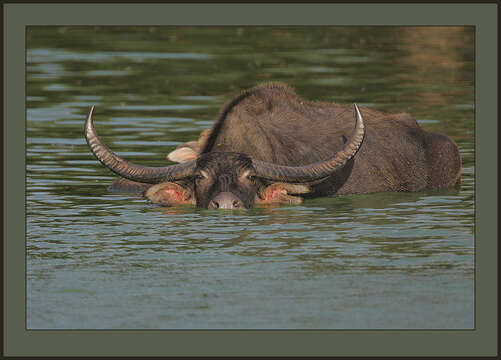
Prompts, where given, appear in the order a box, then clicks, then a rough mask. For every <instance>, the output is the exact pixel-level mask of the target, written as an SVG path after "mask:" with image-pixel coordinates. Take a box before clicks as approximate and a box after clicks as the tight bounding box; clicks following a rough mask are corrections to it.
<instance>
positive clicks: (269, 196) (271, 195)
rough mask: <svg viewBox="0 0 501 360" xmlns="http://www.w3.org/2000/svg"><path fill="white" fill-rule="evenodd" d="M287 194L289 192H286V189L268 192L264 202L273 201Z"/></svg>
mask: <svg viewBox="0 0 501 360" xmlns="http://www.w3.org/2000/svg"><path fill="white" fill-rule="evenodd" d="M285 193H287V191H285V190H284V189H280V188H278V189H274V190H270V191H266V194H265V198H264V200H265V201H271V200H273V199H274V198H275V197H277V196H278V195H279V194H285Z"/></svg>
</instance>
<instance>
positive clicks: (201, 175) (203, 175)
mask: <svg viewBox="0 0 501 360" xmlns="http://www.w3.org/2000/svg"><path fill="white" fill-rule="evenodd" d="M208 177H209V174H207V173H206V172H205V171H203V170H201V171H200V172H199V173H198V174H196V175H195V179H196V180H202V179H207V178H208Z"/></svg>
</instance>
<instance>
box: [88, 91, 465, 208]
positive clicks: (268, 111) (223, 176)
mask: <svg viewBox="0 0 501 360" xmlns="http://www.w3.org/2000/svg"><path fill="white" fill-rule="evenodd" d="M89 118H91V116H89ZM354 120H356V121H355V122H354ZM96 137H97V136H96ZM86 138H87V141H88V142H89V145H90V144H91V141H92V136H88V132H87V131H86ZM89 139H90V140H89ZM91 148H92V146H91ZM108 150H109V149H108ZM93 152H94V154H95V155H96V152H95V151H94V150H93ZM333 154H334V155H333ZM113 155H114V154H113ZM96 156H97V157H98V159H100V160H101V162H103V164H105V165H106V166H107V167H109V168H110V169H111V170H112V171H115V172H116V173H118V174H119V175H121V176H122V177H125V178H127V179H128V180H123V179H121V180H119V181H118V182H116V183H115V184H114V185H113V186H112V188H114V189H116V188H121V189H123V188H128V189H130V190H132V189H134V190H137V189H141V190H144V191H145V196H146V197H147V198H149V199H150V200H151V201H152V202H154V203H158V204H161V205H172V204H176V203H193V204H196V205H198V206H201V207H206V208H207V207H212V208H217V207H219V208H242V207H243V208H249V207H252V206H253V204H254V203H255V202H288V203H298V202H300V201H301V197H299V196H298V195H300V196H302V197H304V196H308V197H317V196H333V195H342V194H353V193H371V192H382V191H418V190H423V189H426V188H446V187H451V186H454V185H456V184H458V183H459V182H460V174H461V159H460V156H459V151H458V148H457V145H456V144H455V143H454V141H453V140H451V139H450V138H448V137H447V136H444V135H439V134H433V133H428V132H425V131H423V130H422V129H421V128H420V127H419V125H418V124H417V123H416V121H415V120H414V119H413V118H412V117H411V116H410V115H409V114H407V113H400V114H387V113H382V112H379V111H376V110H372V109H367V108H362V109H361V110H360V112H359V110H358V108H357V107H356V106H355V109H353V108H352V107H347V106H342V105H338V104H335V103H319V102H307V101H304V100H302V99H301V98H300V97H299V96H298V95H297V94H296V93H295V92H294V90H293V89H292V88H290V87H288V86H287V85H284V84H280V83H267V84H262V85H259V86H256V87H254V88H252V89H250V90H247V91H244V92H243V93H241V94H240V95H238V96H237V97H235V98H234V99H233V100H231V101H230V102H229V103H228V104H227V105H226V106H225V107H223V109H222V111H221V113H220V115H219V118H218V120H217V121H216V122H215V124H214V125H213V127H212V128H211V129H210V130H205V131H204V132H202V134H201V136H200V138H199V139H198V141H191V142H188V143H186V144H183V145H180V146H179V147H178V148H177V149H176V150H174V151H173V152H171V153H170V154H169V156H168V158H169V159H170V160H173V161H176V162H180V163H181V164H179V165H174V167H175V166H177V167H178V168H177V170H176V171H178V170H179V169H180V170H179V171H180V173H181V174H182V176H177V177H176V176H174V177H172V176H171V175H169V176H170V177H169V176H165V171H167V172H169V171H170V172H172V171H171V170H165V171H164V172H163V175H162V176H158V177H155V176H149V177H147V178H148V180H145V178H144V177H141V176H136V175H137V174H138V170H137V169H136V170H133V171H132V172H131V171H125V172H124V171H117V169H116V168H115V169H114V168H113V165H114V164H111V166H110V163H109V162H108V163H106V162H105V161H103V160H102V156H101V158H100V156H98V155H96ZM114 156H116V155H114ZM116 161H119V160H116ZM120 161H122V159H120ZM120 161H119V163H120ZM115 165H116V164H115ZM119 167H120V166H119ZM171 168H172V167H171ZM123 169H125V168H123ZM123 169H122V170H123ZM164 169H167V168H164ZM155 171H156V170H155ZM134 172H135V173H134ZM139 172H141V171H139ZM159 173H162V171H159ZM188 173H189V174H188ZM134 174H136V175H134ZM188 175H189V176H188ZM152 179H153V180H152ZM151 184H153V185H151ZM221 194H222V195H221ZM221 199H222V200H221Z"/></svg>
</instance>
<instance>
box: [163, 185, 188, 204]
mask: <svg viewBox="0 0 501 360" xmlns="http://www.w3.org/2000/svg"><path fill="white" fill-rule="evenodd" d="M161 191H162V193H163V195H165V196H166V197H168V198H170V199H172V200H175V201H176V202H182V201H184V198H183V195H182V194H181V193H180V192H179V191H176V190H174V189H168V188H167V189H162V190H161Z"/></svg>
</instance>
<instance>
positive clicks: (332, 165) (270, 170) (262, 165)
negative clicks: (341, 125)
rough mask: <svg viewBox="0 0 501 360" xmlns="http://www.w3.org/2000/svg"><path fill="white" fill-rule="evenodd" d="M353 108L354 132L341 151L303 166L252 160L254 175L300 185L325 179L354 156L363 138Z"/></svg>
mask: <svg viewBox="0 0 501 360" xmlns="http://www.w3.org/2000/svg"><path fill="white" fill-rule="evenodd" d="M354 106H355V112H356V114H357V115H356V124H355V130H354V131H353V134H352V135H351V137H350V140H349V141H348V142H347V143H346V144H345V146H344V147H343V149H342V150H341V151H339V152H337V153H336V154H334V155H333V156H332V157H330V158H328V159H326V160H322V161H318V162H315V163H312V164H308V165H303V166H283V165H275V164H271V163H267V162H264V161H260V160H252V164H253V165H254V168H255V169H256V175H257V176H259V177H262V178H265V179H269V180H273V181H283V182H291V183H292V182H294V183H302V182H311V181H315V180H318V179H321V178H325V177H327V176H329V175H330V174H332V173H333V172H334V171H336V170H338V169H340V168H342V167H343V166H344V165H345V164H346V163H347V162H348V160H350V159H351V158H353V156H355V154H356V153H357V151H358V149H359V148H360V145H362V141H363V139H364V136H365V125H364V119H363V118H362V114H361V113H360V110H359V109H358V106H357V105H356V104H354Z"/></svg>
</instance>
